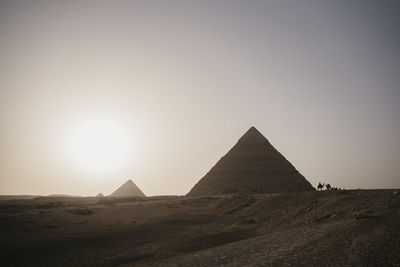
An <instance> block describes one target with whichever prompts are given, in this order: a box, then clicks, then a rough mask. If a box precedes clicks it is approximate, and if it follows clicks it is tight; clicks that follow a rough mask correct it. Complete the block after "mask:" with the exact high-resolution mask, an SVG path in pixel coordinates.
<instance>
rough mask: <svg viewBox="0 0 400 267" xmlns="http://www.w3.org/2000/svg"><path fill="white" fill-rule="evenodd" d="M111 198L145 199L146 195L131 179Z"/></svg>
mask: <svg viewBox="0 0 400 267" xmlns="http://www.w3.org/2000/svg"><path fill="white" fill-rule="evenodd" d="M110 196H111V197H145V196H146V195H145V194H144V193H143V192H142V191H141V190H140V189H139V187H137V185H136V184H135V183H134V182H133V181H132V180H131V179H129V180H128V181H126V182H125V183H124V184H123V185H121V186H120V187H119V188H118V189H117V190H115V191H114V193H112V194H111V195H110Z"/></svg>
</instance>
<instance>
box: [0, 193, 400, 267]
mask: <svg viewBox="0 0 400 267" xmlns="http://www.w3.org/2000/svg"><path fill="white" fill-rule="evenodd" d="M0 251H1V257H0V259H1V262H0V265H1V266H149V265H153V266H221V265H227V266H263V265H264V266H282V265H295V266H298V265H306V266H310V265H318V266H321V265H322V266H354V265H360V266H399V265H400V192H398V190H354V191H330V192H327V191H323V192H316V191H315V192H303V193H287V194H260V195H220V196H205V197H193V198H187V197H173V196H171V197H151V198H123V199H110V198H103V199H97V198H68V197H51V198H50V197H39V198H34V199H21V200H9V199H6V200H0Z"/></svg>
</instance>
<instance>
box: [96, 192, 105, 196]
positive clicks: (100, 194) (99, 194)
mask: <svg viewBox="0 0 400 267" xmlns="http://www.w3.org/2000/svg"><path fill="white" fill-rule="evenodd" d="M96 197H104V195H103V194H102V193H98V194H97V196H96Z"/></svg>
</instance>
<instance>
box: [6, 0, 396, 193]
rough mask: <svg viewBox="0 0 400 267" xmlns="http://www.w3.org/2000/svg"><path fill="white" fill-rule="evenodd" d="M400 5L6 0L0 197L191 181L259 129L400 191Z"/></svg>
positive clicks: (326, 173)
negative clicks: (253, 129) (252, 128)
mask: <svg viewBox="0 0 400 267" xmlns="http://www.w3.org/2000/svg"><path fill="white" fill-rule="evenodd" d="M399 13H400V4H399V1H382V0H379V1H378V0H377V1H366V0H360V1H349V0H343V1H338V0H332V1H317V0H316V1H304V0H303V1H298V0H293V1H282V0H279V1H278V0H276V1H231V0H229V1H215V0H212V1H204V0H201V1H115V0H113V1H30V0H29V1H28V0H27V1H15V0H12V1H0V194H52V193H67V194H80V195H93V194H97V193H99V192H102V193H103V194H110V193H111V192H112V191H113V190H115V189H116V188H117V187H118V186H119V185H120V184H122V183H123V182H124V181H125V180H127V179H128V178H131V179H132V180H133V181H134V182H135V183H136V184H137V185H138V186H139V187H140V188H141V189H142V191H143V192H144V193H145V194H147V195H159V194H185V193H187V192H188V191H189V190H190V188H191V187H192V186H193V185H194V184H195V183H196V182H197V181H198V180H199V179H200V178H201V177H202V176H203V175H204V174H205V173H206V172H207V171H208V170H209V169H210V168H211V167H212V166H213V165H214V164H215V163H216V162H217V160H219V158H220V157H222V156H223V155H224V154H225V153H226V152H227V151H228V150H229V149H230V148H231V147H232V146H233V145H234V144H235V143H236V141H237V139H238V138H239V137H240V136H241V135H242V134H243V133H244V132H245V131H246V130H247V129H248V128H249V127H250V126H255V127H256V128H257V129H258V130H259V131H260V132H262V133H263V134H264V136H265V137H266V138H268V140H269V141H270V142H271V143H272V145H274V146H275V148H276V149H278V150H279V151H280V152H281V153H282V154H283V155H284V156H285V157H286V158H287V159H288V160H289V161H290V162H291V163H292V164H293V165H294V166H295V167H296V168H297V169H298V170H299V171H300V172H301V173H302V174H303V175H304V176H305V177H306V178H307V179H308V180H309V181H310V182H311V183H312V184H313V185H314V186H315V184H316V183H317V182H318V181H324V182H330V183H331V184H332V185H334V186H339V187H345V188H393V187H396V188H399V187H400V65H399V64H400V63H399V62H400V50H399V47H400V16H399ZM97 133H98V134H97ZM103 141H104V142H105V143H106V145H105V146H101V147H98V146H96V144H97V143H96V142H100V143H101V142H103ZM103 148H104V149H103ZM85 149H86V150H85ZM90 149H92V150H90ZM110 162H112V164H111V163H110Z"/></svg>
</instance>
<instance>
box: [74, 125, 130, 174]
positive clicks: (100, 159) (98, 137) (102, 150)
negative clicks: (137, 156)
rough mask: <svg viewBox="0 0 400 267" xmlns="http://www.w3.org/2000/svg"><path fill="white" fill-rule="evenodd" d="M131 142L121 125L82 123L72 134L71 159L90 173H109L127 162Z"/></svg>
mask: <svg viewBox="0 0 400 267" xmlns="http://www.w3.org/2000/svg"><path fill="white" fill-rule="evenodd" d="M129 149H130V142H129V139H128V138H127V134H126V132H125V131H124V130H123V129H122V128H121V127H120V125H118V124H116V123H114V122H112V121H106V120H96V121H93V120H92V121H88V122H86V123H82V125H80V126H79V127H77V128H76V130H75V131H74V132H73V133H72V135H71V139H70V143H69V150H70V154H71V156H72V159H73V160H74V161H75V162H76V163H78V164H79V165H80V166H81V167H84V168H85V169H86V170H89V171H109V170H113V169H116V168H118V167H120V166H122V165H123V163H125V162H126V161H127V158H128V152H129Z"/></svg>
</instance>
